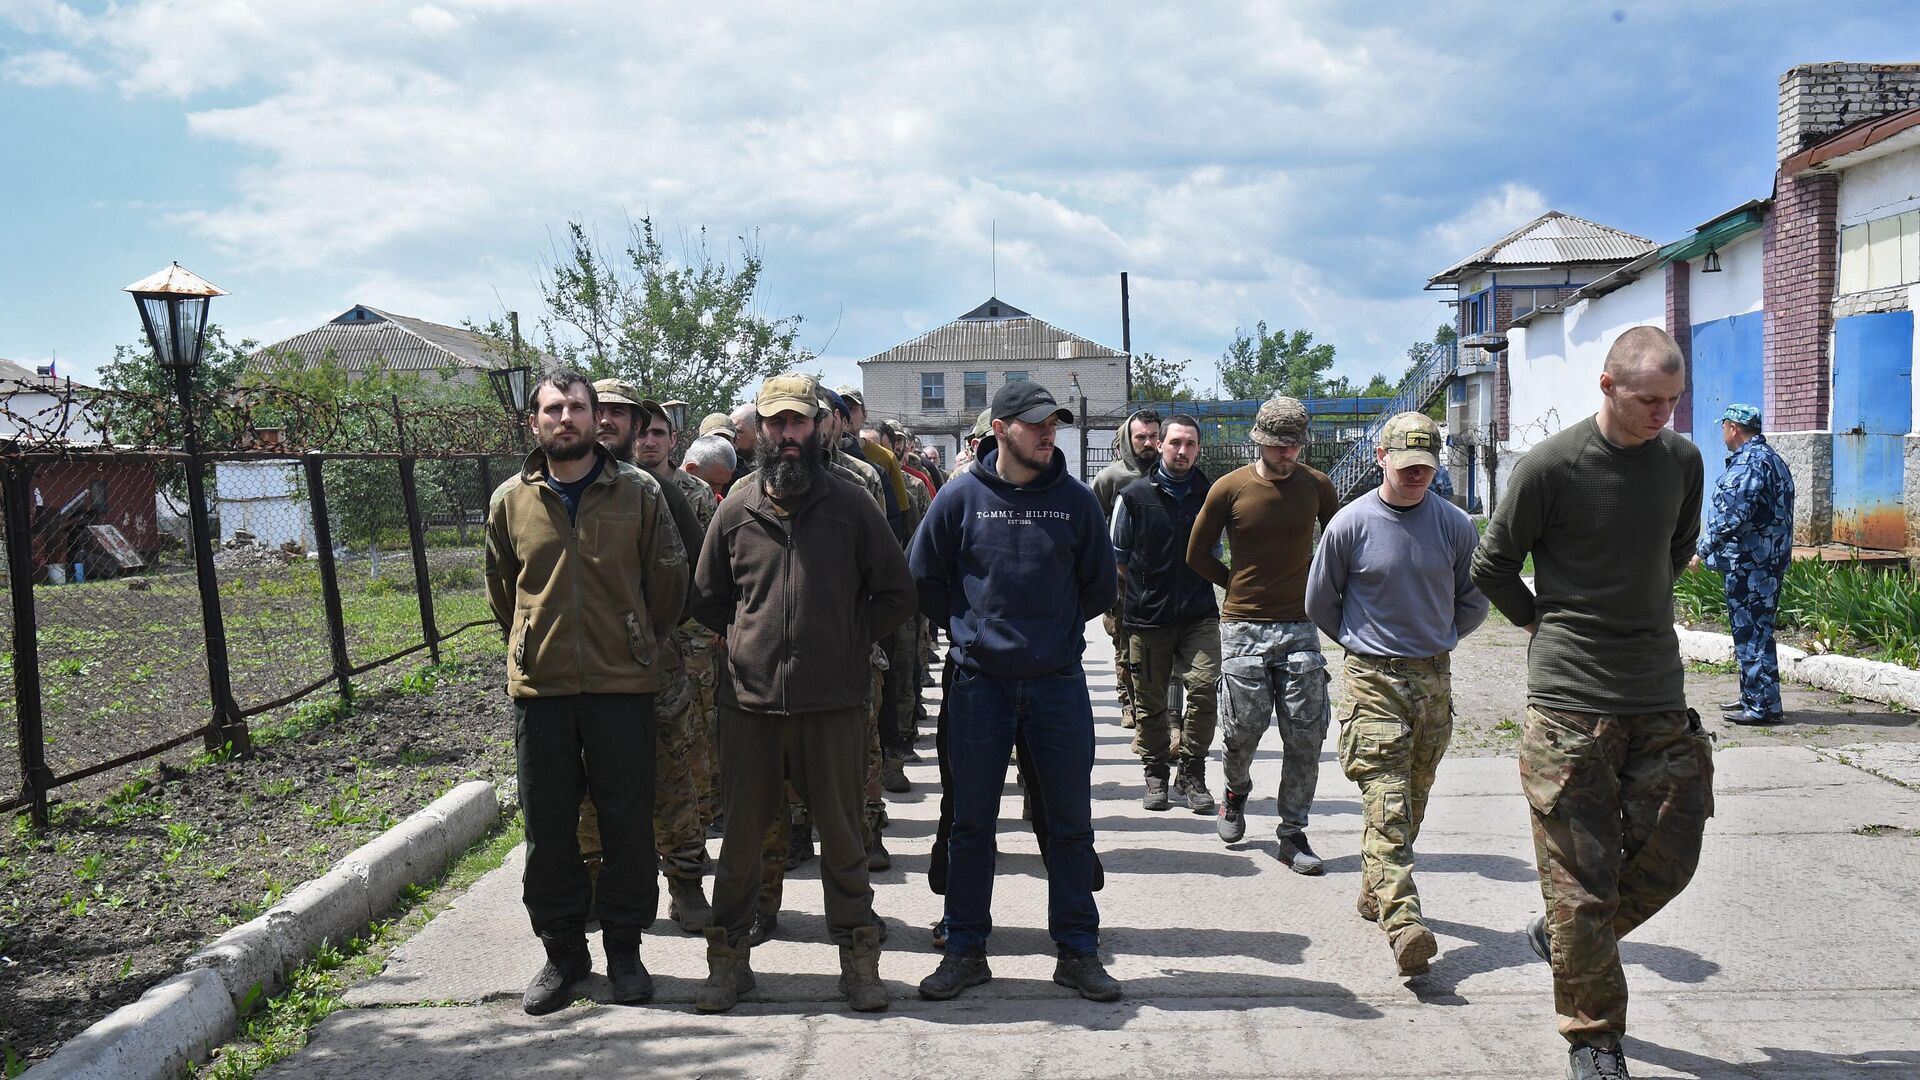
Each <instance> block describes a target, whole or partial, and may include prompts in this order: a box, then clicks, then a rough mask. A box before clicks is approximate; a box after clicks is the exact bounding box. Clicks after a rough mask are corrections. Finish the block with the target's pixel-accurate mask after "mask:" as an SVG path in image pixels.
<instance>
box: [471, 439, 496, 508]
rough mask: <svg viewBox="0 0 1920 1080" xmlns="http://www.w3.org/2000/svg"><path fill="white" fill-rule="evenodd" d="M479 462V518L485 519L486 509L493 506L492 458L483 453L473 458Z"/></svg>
mask: <svg viewBox="0 0 1920 1080" xmlns="http://www.w3.org/2000/svg"><path fill="white" fill-rule="evenodd" d="M474 460H475V461H477V462H479V464H480V506H481V513H480V520H481V521H482V522H483V523H484V522H485V521H486V511H488V510H491V509H492V508H493V507H492V506H491V503H492V501H493V459H492V458H490V457H488V456H486V455H485V454H482V455H480V456H479V457H478V458H475V459H474Z"/></svg>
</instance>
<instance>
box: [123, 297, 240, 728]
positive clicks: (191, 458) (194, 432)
mask: <svg viewBox="0 0 1920 1080" xmlns="http://www.w3.org/2000/svg"><path fill="white" fill-rule="evenodd" d="M125 291H127V292H130V293H132V294H133V303H134V306H135V307H136V308H138V309H139V311H140V322H141V325H142V326H144V327H145V329H146V332H147V340H148V342H150V343H151V344H152V345H153V355H154V359H155V360H157V361H159V364H160V367H161V368H162V369H164V370H166V371H170V372H172V373H173V390H174V395H175V397H177V398H178V399H179V402H180V416H181V423H182V425H183V428H182V447H183V449H185V450H186V452H187V503H188V505H187V521H188V523H189V526H190V528H191V530H192V536H193V567H194V580H195V583H196V584H197V585H198V587H199V591H200V627H201V630H202V632H203V633H204V635H205V637H206V641H207V684H208V689H209V690H210V691H211V692H212V695H213V723H212V724H211V725H210V726H209V727H208V728H207V736H206V741H207V748H208V749H209V750H218V749H220V748H221V747H222V746H228V745H230V746H232V748H233V752H234V753H236V754H240V755H246V754H249V753H251V752H252V739H251V738H250V736H249V735H248V732H247V726H246V723H245V722H244V721H243V720H242V719H241V718H240V708H239V706H238V705H237V704H236V703H235V702H234V700H233V684H232V681H231V679H230V678H229V675H228V671H227V628H226V623H225V621H224V619H223V618H222V616H221V613H220V588H219V582H218V581H217V580H216V578H215V576H214V569H213V527H212V523H211V522H210V521H209V520H208V512H207V488H206V478H205V477H204V476H202V475H201V469H202V463H201V460H200V435H199V431H198V428H197V425H196V424H195V423H194V415H193V372H194V369H196V368H198V367H199V366H200V354H201V350H203V349H204V348H205V347H206V343H207V340H206V339H207V308H208V306H209V305H210V304H211V303H212V302H213V298H214V297H216V296H225V295H226V290H225V289H221V288H219V287H217V286H215V285H213V284H211V283H210V282H208V281H206V280H205V279H203V278H201V277H199V276H198V275H196V274H194V273H193V272H191V271H189V270H187V269H186V268H185V267H183V266H181V265H180V264H179V263H177V262H176V263H173V264H172V265H170V266H165V267H162V268H161V269H160V271H159V272H158V273H155V274H152V275H150V276H148V277H145V278H142V279H140V280H139V281H136V282H134V283H133V284H131V285H129V286H127V287H126V290H125Z"/></svg>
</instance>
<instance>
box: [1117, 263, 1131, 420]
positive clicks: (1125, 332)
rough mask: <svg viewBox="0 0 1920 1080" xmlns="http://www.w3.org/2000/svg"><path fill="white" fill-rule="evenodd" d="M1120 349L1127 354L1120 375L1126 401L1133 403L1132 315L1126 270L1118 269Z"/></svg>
mask: <svg viewBox="0 0 1920 1080" xmlns="http://www.w3.org/2000/svg"><path fill="white" fill-rule="evenodd" d="M1120 351H1121V352H1123V353H1126V354H1127V359H1126V361H1125V363H1124V366H1123V370H1122V372H1121V377H1122V379H1123V381H1124V382H1125V385H1126V392H1127V403H1128V404H1129V405H1131V404H1132V403H1133V317H1132V315H1131V314H1130V313H1129V312H1128V310H1127V272H1126V271H1125V270H1122V271H1120Z"/></svg>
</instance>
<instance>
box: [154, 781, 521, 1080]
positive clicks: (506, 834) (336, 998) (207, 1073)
mask: <svg viewBox="0 0 1920 1080" xmlns="http://www.w3.org/2000/svg"><path fill="white" fill-rule="evenodd" d="M524 836H525V831H524V829H523V827H522V823H521V820H520V818H519V816H518V815H515V816H514V817H513V819H512V820H510V821H508V822H506V823H505V824H504V825H502V826H501V827H499V828H498V829H497V830H496V831H495V832H493V833H492V834H490V835H488V836H487V837H484V838H483V839H481V840H480V841H479V842H478V843H476V844H475V845H474V846H473V847H471V848H468V849H467V852H466V854H465V855H463V856H461V857H460V859H459V860H458V861H457V862H455V863H454V865H453V866H452V867H451V868H450V869H448V870H447V871H446V872H445V873H443V874H442V875H441V876H440V877H439V879H438V880H437V881H435V882H433V883H431V884H430V885H426V886H421V885H414V886H411V887H409V888H408V889H407V891H406V893H405V894H404V895H403V896H402V897H401V900H400V907H401V909H402V910H401V911H400V913H399V914H397V915H395V916H394V917H392V918H389V919H386V920H384V921H381V922H377V923H375V924H373V925H372V926H370V927H368V929H367V932H366V933H365V934H364V935H362V936H360V937H356V938H353V939H352V940H350V941H348V942H347V943H346V944H345V945H342V946H335V945H333V944H332V943H331V942H323V943H321V945H320V947H319V948H317V949H315V950H314V951H313V954H312V955H311V956H310V957H309V958H308V959H307V961H306V963H304V964H301V965H300V966H299V967H298V968H296V969H294V971H293V973H292V974H291V975H289V976H288V977H287V987H286V989H284V990H282V991H281V992H280V993H279V994H276V995H275V996H273V997H272V998H269V999H268V1000H266V1001H265V1002H263V1003H262V1002H252V1001H250V1002H249V1005H250V1006H257V1011H254V1012H253V1013H252V1015H251V1017H250V1018H249V1019H248V1020H247V1022H246V1024H245V1026H244V1027H243V1028H242V1029H241V1032H240V1037H239V1038H238V1039H236V1040H234V1041H233V1042H230V1043H228V1044H227V1045H225V1046H222V1047H220V1048H219V1049H217V1050H215V1051H214V1056H213V1059H212V1060H211V1061H209V1062H207V1063H206V1064H204V1065H199V1066H196V1067H194V1069H193V1070H192V1072H191V1075H193V1076H196V1077H208V1078H210V1080H249V1078H251V1077H252V1076H254V1075H255V1074H256V1073H259V1072H260V1071H261V1070H263V1069H265V1068H267V1067H268V1066H270V1065H272V1064H274V1063H275V1062H278V1061H281V1060H283V1059H285V1058H286V1057H288V1056H290V1055H292V1054H294V1053H296V1052H298V1051H299V1050H300V1049H301V1048H302V1047H304V1046H306V1045H307V1037H308V1035H309V1034H310V1033H311V1032H312V1031H313V1029H314V1028H315V1027H316V1026H318V1025H319V1023H320V1021H322V1020H325V1019H326V1018H327V1017H328V1016H330V1015H331V1014H332V1013H333V1012H334V1011H335V1010H336V1009H338V1008H340V1002H341V997H342V995H344V994H345V993H346V990H347V987H348V986H350V985H352V984H353V982H354V981H355V980H357V979H360V978H364V977H366V976H369V975H376V974H378V973H379V972H380V970H381V968H382V967H384V966H385V964H386V957H387V953H388V951H389V950H391V949H392V948H393V947H394V946H396V945H398V944H399V943H400V942H402V941H405V940H406V939H407V938H408V937H411V936H412V935H413V933H414V932H415V931H417V930H418V929H419V928H420V927H422V926H424V925H426V923H427V922H428V920H430V919H432V918H433V916H435V915H437V914H439V913H440V912H441V911H442V910H444V909H445V908H446V906H447V904H448V902H450V901H451V900H452V899H453V898H454V897H455V896H458V895H459V894H460V893H462V892H464V891H466V889H467V888H468V887H470V886H471V885H472V884H473V883H474V882H476V881H478V880H480V878H481V877H482V876H483V875H485V874H487V873H488V872H490V871H493V870H497V869H499V868H500V865H501V863H503V862H505V861H506V858H507V856H508V855H509V854H510V853H512V851H513V849H514V848H515V847H518V846H519V844H520V841H521V840H522V839H523V838H524Z"/></svg>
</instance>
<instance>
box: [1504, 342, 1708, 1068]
mask: <svg viewBox="0 0 1920 1080" xmlns="http://www.w3.org/2000/svg"><path fill="white" fill-rule="evenodd" d="M1686 387H1687V369H1686V362H1685V360H1684V359H1683V358H1682V356H1681V353H1680V349H1679V347H1678V346H1677V345H1675V344H1674V341H1673V339H1672V338H1671V337H1668V336H1667V333H1666V331H1664V330H1661V329H1659V328H1658V327H1652V326H1637V327H1634V328H1633V329H1631V330H1628V331H1627V332H1626V333H1624V334H1621V335H1620V337H1619V339H1618V340H1617V341H1615V342H1614V343H1613V348H1612V350H1611V351H1610V352H1609V353H1608V354H1607V361H1606V368H1605V370H1604V371H1602V372H1601V374H1600V393H1601V395H1602V398H1601V402H1600V409H1599V411H1598V412H1596V413H1594V415H1593V416H1592V417H1591V418H1590V419H1586V420H1582V421H1580V422H1579V423H1577V424H1572V425H1569V426H1568V427H1567V428H1566V429H1565V430H1563V431H1561V432H1559V433H1558V434H1556V435H1554V436H1552V437H1550V438H1548V439H1546V440H1545V441H1543V442H1541V443H1540V444H1539V445H1537V446H1535V447H1534V448H1533V449H1531V450H1529V451H1527V452H1526V454H1525V455H1523V456H1522V457H1521V459H1520V463H1519V464H1518V465H1516V466H1515V467H1514V470H1513V479H1512V480H1510V481H1508V484H1507V491H1506V495H1505V498H1503V499H1502V500H1501V501H1500V503H1499V504H1498V505H1497V506H1496V507H1495V508H1494V513H1493V518H1492V520H1491V521H1490V522H1488V525H1487V532H1486V535H1485V536H1484V537H1482V538H1481V541H1480V547H1479V549H1478V550H1477V551H1475V552H1474V554H1473V580H1474V584H1476V585H1478V586H1480V591H1481V592H1483V593H1485V594H1486V595H1487V598H1488V599H1490V600H1492V601H1493V604H1494V606H1495V607H1497V608H1499V609H1500V611H1501V613H1502V614H1504V615H1506V617H1507V618H1508V619H1509V620H1511V621H1512V622H1513V624H1514V625H1516V626H1522V627H1525V628H1526V630H1527V632H1528V633H1530V634H1532V635H1533V641H1532V643H1531V644H1530V646H1529V648H1528V649H1527V718H1526V725H1525V727H1523V728H1522V729H1521V733H1520V785H1521V789H1522V790H1523V791H1524V792H1525V794H1526V797H1527V803H1528V805H1529V806H1530V807H1531V808H1532V820H1533V847H1534V858H1535V860H1536V861H1537V862H1538V863H1539V866H1540V887H1541V897H1542V899H1543V900H1544V901H1545V907H1546V914H1545V915H1544V916H1542V917H1541V918H1539V919H1536V920H1534V922H1533V924H1532V925H1531V926H1529V927H1528V928H1527V941H1528V943H1529V944H1530V945H1531V946H1532V947H1533V951H1534V952H1535V953H1536V954H1537V955H1538V956H1539V957H1540V958H1541V959H1542V960H1545V961H1547V963H1548V964H1549V966H1551V967H1552V969H1553V1000H1554V1009H1555V1011H1556V1012H1557V1013H1559V1016H1560V1033H1561V1034H1562V1035H1563V1036H1565V1037H1566V1039H1567V1042H1568V1044H1569V1045H1568V1052H1569V1058H1568V1068H1567V1075H1568V1076H1570V1077H1573V1078H1575V1080H1599V1078H1602V1077H1618V1076H1625V1075H1626V1065H1625V1061H1624V1059H1623V1058H1622V1057H1621V1056H1620V1038H1621V1036H1622V1035H1624V1034H1625V1033H1626V1030H1627V980H1626V974H1625V972H1624V971H1623V970H1622V968H1621V966H1620V939H1621V938H1622V937H1624V936H1626V935H1627V934H1628V933H1630V932H1632V931H1633V930H1634V929H1636V928H1637V927H1639V926H1640V924H1642V923H1644V922H1646V921H1647V920H1648V919H1650V918H1652V917H1653V916H1654V915H1655V914H1656V913H1657V912H1659V910H1660V909H1661V908H1662V907H1665V906H1666V904H1667V902H1668V901H1670V900H1672V899H1673V898H1674V897H1675V896H1677V895H1679V893H1680V891H1681V890H1682V889H1684V888H1686V885H1687V882H1688V881H1689V880H1690V879H1691V878H1692V877H1693V870H1694V867H1695V866H1696V865H1698V863H1699V860H1700V839H1701V834H1702V833H1703V832H1704V831H1705V830H1706V824H1707V816H1708V814H1710V813H1711V812H1712V807H1713V749H1712V743H1711V742H1710V741H1709V740H1708V738H1707V735H1706V733H1705V732H1704V730H1703V729H1702V728H1701V726H1700V719H1699V716H1698V715H1697V714H1695V713H1693V712H1692V711H1691V710H1689V709H1688V708H1687V695H1686V686H1685V681H1684V680H1685V676H1684V672H1683V669H1682V667H1681V663H1680V643H1679V640H1678V639H1677V638H1676V636H1675V634H1674V630H1673V581H1674V578H1675V577H1676V576H1678V575H1679V573H1680V571H1681V570H1682V569H1683V568H1684V567H1685V566H1686V565H1687V563H1688V561H1689V560H1690V559H1691V558H1692V557H1693V553H1694V543H1695V541H1696V540H1697V539H1698V538H1699V535H1700V500H1701V484H1702V468H1701V462H1700V451H1699V450H1698V449H1696V448H1695V447H1694V445H1693V443H1692V442H1690V441H1688V439H1687V438H1686V437H1685V436H1683V435H1681V434H1679V433H1678V432H1676V431H1674V430H1673V429H1672V428H1670V427H1668V426H1667V422H1668V421H1669V420H1671V419H1672V418H1673V409H1674V406H1675V404H1677V403H1678V402H1679V400H1680V395H1681V394H1682V393H1684V392H1685V391H1686ZM1529 554H1531V555H1532V556H1533V563H1534V579H1533V585H1532V588H1529V587H1528V585H1527V582H1526V581H1524V580H1523V579H1522V578H1521V576H1520V570H1521V566H1522V564H1523V563H1524V562H1525V560H1526V558H1527V556H1528V555H1529Z"/></svg>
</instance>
